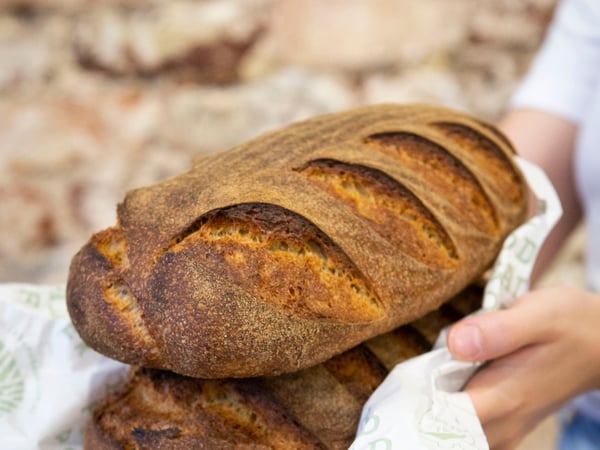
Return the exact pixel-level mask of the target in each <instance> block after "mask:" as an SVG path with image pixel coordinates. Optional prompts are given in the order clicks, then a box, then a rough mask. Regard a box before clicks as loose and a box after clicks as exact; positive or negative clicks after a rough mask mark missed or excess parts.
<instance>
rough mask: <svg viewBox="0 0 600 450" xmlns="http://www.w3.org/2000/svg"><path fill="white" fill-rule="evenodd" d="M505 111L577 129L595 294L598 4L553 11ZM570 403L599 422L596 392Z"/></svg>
mask: <svg viewBox="0 0 600 450" xmlns="http://www.w3.org/2000/svg"><path fill="white" fill-rule="evenodd" d="M511 106H512V107H528V108H534V109H538V110H543V111H547V112H550V113H553V114H556V115H558V116H560V117H563V118H566V119H568V120H571V121H572V122H575V123H577V124H578V125H579V126H580V131H579V134H578V139H577V143H576V161H575V170H576V177H575V178H576V179H577V183H578V186H577V187H578V190H579V194H580V197H581V202H582V205H583V208H584V211H585V216H586V227H587V230H588V233H587V236H588V237H587V241H588V242H587V248H586V275H587V282H588V284H589V287H590V289H592V290H594V291H596V292H600V0H564V1H563V2H562V3H561V4H560V5H559V7H558V9H557V11H556V14H555V18H554V20H553V23H552V25H551V27H550V29H549V31H548V34H547V36H546V39H545V41H544V43H543V45H542V47H541V49H540V51H539V53H538V55H537V57H536V59H535V60H534V62H533V64H532V67H531V68H530V70H529V72H528V74H527V75H526V77H525V78H524V80H523V82H522V84H521V85H520V87H519V89H518V90H517V92H516V94H515V96H514V97H513V99H512V101H511ZM598 326H599V327H600V324H598ZM598 345H600V343H599V344H598ZM557 363H559V362H558V361H557ZM590 364H600V361H590ZM540 376H543V375H540ZM574 403H575V405H576V406H577V407H578V408H579V409H580V410H581V411H582V412H583V413H585V414H587V415H589V416H592V417H594V418H596V419H597V420H598V421H599V422H600V391H596V392H593V393H591V394H587V395H585V396H583V397H580V398H578V399H577V400H576V401H575V402H574Z"/></svg>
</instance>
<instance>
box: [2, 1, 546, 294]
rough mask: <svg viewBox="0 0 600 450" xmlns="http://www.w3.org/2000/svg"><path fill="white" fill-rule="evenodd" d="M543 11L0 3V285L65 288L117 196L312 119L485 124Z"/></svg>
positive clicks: (430, 4) (385, 4) (539, 28)
mask: <svg viewBox="0 0 600 450" xmlns="http://www.w3.org/2000/svg"><path fill="white" fill-rule="evenodd" d="M554 6H555V0H199V1H179V0H173V1H169V0H162V1H159V0H154V1H145V0H95V1H92V0H87V1H86V0H0V208H1V209H0V211H1V214H0V235H1V236H2V239H1V240H0V282H1V281H26V282H55V281H58V282H61V281H65V279H66V274H67V267H68V263H69V260H70V257H71V255H72V254H73V253H74V252H75V251H76V250H77V249H78V248H79V247H80V246H81V245H82V244H83V242H84V241H85V240H87V239H88V237H89V236H90V235H91V233H92V232H94V231H96V230H99V229H101V228H104V227H106V226H109V225H111V224H113V223H114V221H115V206H116V204H117V203H118V202H119V201H120V200H121V199H122V197H123V195H124V193H125V191H126V190H127V189H129V188H133V187H138V186H141V185H145V184H149V183H153V182H155V181H157V180H159V179H162V178H165V177H168V176H171V175H173V174H176V173H179V172H181V171H184V170H186V169H187V167H188V166H189V164H190V160H191V158H192V156H193V155H194V154H196V153H204V152H212V151H218V150H223V149H226V148H228V147H231V146H233V145H235V144H237V143H239V142H242V141H244V140H247V139H248V138H251V137H253V136H256V135H257V134H259V133H262V132H264V131H266V130H269V129H273V128H276V127H280V126H282V125H284V124H287V123H290V122H292V121H296V120H299V119H303V118H306V117H309V116H312V115H315V114H320V113H325V112H331V111H336V110H342V109H346V108H350V107H353V106H357V105H361V104H367V103H378V102H413V101H424V102H432V103H437V104H442V105H447V106H451V107H454V108H459V109H462V110H466V111H468V112H470V113H472V114H475V115H477V116H479V117H481V118H482V119H486V120H490V121H494V120H495V119H497V118H498V116H499V115H500V114H501V112H502V110H503V108H504V106H505V104H506V101H507V99H508V97H509V96H510V93H511V92H512V91H513V89H514V87H515V85H516V83H517V82H518V80H519V78H520V77H521V76H522V74H523V73H524V71H525V70H526V68H527V66H528V64H529V62H530V60H531V58H532V55H534V53H535V51H536V49H537V48H538V46H539V44H540V42H541V39H542V37H543V35H544V32H545V29H546V27H547V25H548V22H549V20H550V19H551V17H552V12H553V8H554Z"/></svg>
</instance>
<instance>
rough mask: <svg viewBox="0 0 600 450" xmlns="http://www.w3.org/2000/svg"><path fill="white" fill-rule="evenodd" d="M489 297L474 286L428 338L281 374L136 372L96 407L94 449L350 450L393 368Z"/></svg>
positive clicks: (376, 346) (400, 340) (431, 326)
mask: <svg viewBox="0 0 600 450" xmlns="http://www.w3.org/2000/svg"><path fill="white" fill-rule="evenodd" d="M480 301H481V290H480V289H477V288H473V287H471V288H469V289H467V290H465V291H463V292H461V294H459V295H458V296H457V297H456V298H455V299H453V300H452V301H451V302H450V304H448V305H444V306H443V310H442V309H440V310H437V311H434V312H432V313H430V314H428V315H427V316H425V317H424V318H423V319H421V321H423V323H426V324H428V325H427V331H426V332H425V333H423V332H422V331H420V329H422V328H423V326H422V325H421V326H419V327H415V326H414V324H413V323H411V324H409V325H405V326H403V327H400V328H398V329H396V330H394V331H393V332H390V333H386V334H384V335H381V336H378V337H377V338H375V339H372V340H370V341H367V342H366V343H364V344H362V345H360V346H357V347H354V348H352V349H350V350H348V351H346V352H344V353H342V354H341V355H338V356H335V357H334V358H332V359H330V360H327V361H325V362H324V363H322V364H320V365H317V366H315V367H310V368H308V369H304V370H301V371H299V372H296V373H290V374H284V375H280V376H277V377H263V378H254V379H243V380H238V379H225V380H206V379H192V378H187V377H184V376H180V375H176V374H174V373H170V372H164V371H157V370H153V369H134V370H133V371H132V373H131V374H130V379H129V381H128V383H127V384H126V385H125V386H124V387H123V388H122V389H121V390H120V391H119V392H117V393H115V394H114V395H112V396H109V397H108V398H106V399H105V400H104V401H103V403H102V404H101V405H100V406H99V407H98V408H97V409H96V410H95V412H94V416H93V419H92V420H91V421H90V423H89V424H88V426H87V430H86V434H85V442H86V445H85V446H84V448H86V449H111V450H114V449H130V450H140V449H146V448H148V449H150V448H151V449H169V450H174V449H182V448H218V449H236V450H241V449H285V450H287V449H291V448H293V449H304V448H306V449H330V450H337V449H340V450H341V449H346V448H348V446H349V445H350V443H351V442H352V440H353V439H354V436H355V434H356V429H357V425H358V421H359V417H360V414H361V411H362V407H363V405H364V403H365V402H366V400H367V399H368V397H369V396H370V395H371V394H372V393H373V391H374V390H375V389H376V388H377V386H379V385H380V384H381V382H382V381H383V380H384V378H385V376H386V375H387V372H388V371H389V369H391V368H392V367H393V366H394V365H395V364H397V363H399V362H401V361H403V360H405V359H407V358H409V357H411V356H415V355H418V354H420V353H423V352H425V351H427V350H429V348H431V345H432V343H433V340H434V339H435V338H436V336H437V333H439V331H440V329H441V328H443V327H445V326H447V325H449V324H450V323H452V321H453V320H455V319H456V318H459V317H462V316H463V315H464V314H466V313H469V312H471V311H473V310H474V309H475V308H476V307H477V305H478V303H480ZM434 335H435V336H434ZM384 349H385V350H384Z"/></svg>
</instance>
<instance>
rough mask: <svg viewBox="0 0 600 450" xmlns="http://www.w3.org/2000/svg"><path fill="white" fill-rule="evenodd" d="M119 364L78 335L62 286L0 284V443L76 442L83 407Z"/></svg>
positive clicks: (13, 448) (65, 445)
mask: <svg viewBox="0 0 600 450" xmlns="http://www.w3.org/2000/svg"><path fill="white" fill-rule="evenodd" d="M127 370H128V367H127V366H126V365H125V364H121V363H118V362H116V361H113V360H110V359H108V358H106V357H104V356H101V355H99V354H98V353H96V352H95V351H93V350H91V349H90V348H88V347H87V346H86V345H85V344H84V343H83V342H82V341H81V339H80V338H79V335H78V334H77V332H76V331H75V328H73V325H72V324H71V321H70V319H69V316H68V313H67V309H66V303H65V287H64V286H62V285H60V286H58V285H57V286H32V285H26V284H5V285H0V448H1V449H6V450H32V449H43V450H59V449H60V450H76V449H81V448H82V436H83V427H84V424H85V422H86V421H87V419H88V418H89V414H90V412H91V410H92V409H93V407H94V405H95V404H96V402H97V401H99V400H100V398H101V397H102V396H104V395H105V394H106V392H107V391H108V390H112V389H113V388H114V387H115V385H116V384H119V383H121V382H122V381H123V380H124V379H125V376H126V374H127Z"/></svg>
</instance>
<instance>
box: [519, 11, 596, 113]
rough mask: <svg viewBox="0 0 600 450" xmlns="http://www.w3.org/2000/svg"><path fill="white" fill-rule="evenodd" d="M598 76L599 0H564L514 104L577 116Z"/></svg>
mask: <svg viewBox="0 0 600 450" xmlns="http://www.w3.org/2000/svg"><path fill="white" fill-rule="evenodd" d="M599 82H600V0H563V1H562V3H560V5H559V6H558V9H557V11H556V13H555V17H554V20H553V22H552V24H551V26H550V28H549V31H548V34H547V36H546V38H545V40H544V42H543V44H542V47H541V48H540V51H539V52H538V54H537V56H536V58H535V59H534V61H533V63H532V65H531V67H530V69H529V72H528V73H527V75H526V76H525V78H524V79H523V81H522V82H521V85H520V86H519V88H518V89H517V91H516V93H515V95H514V96H513V98H512V100H511V102H510V107H511V108H515V107H529V108H534V109H541V110H543V111H547V112H550V113H554V114H557V115H559V116H561V117H564V118H566V119H569V120H572V121H574V122H577V123H578V122H580V120H581V118H582V117H583V116H584V115H585V110H586V107H587V105H588V101H589V100H590V98H591V97H592V96H593V92H594V91H595V89H596V88H597V85H598V83H599Z"/></svg>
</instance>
